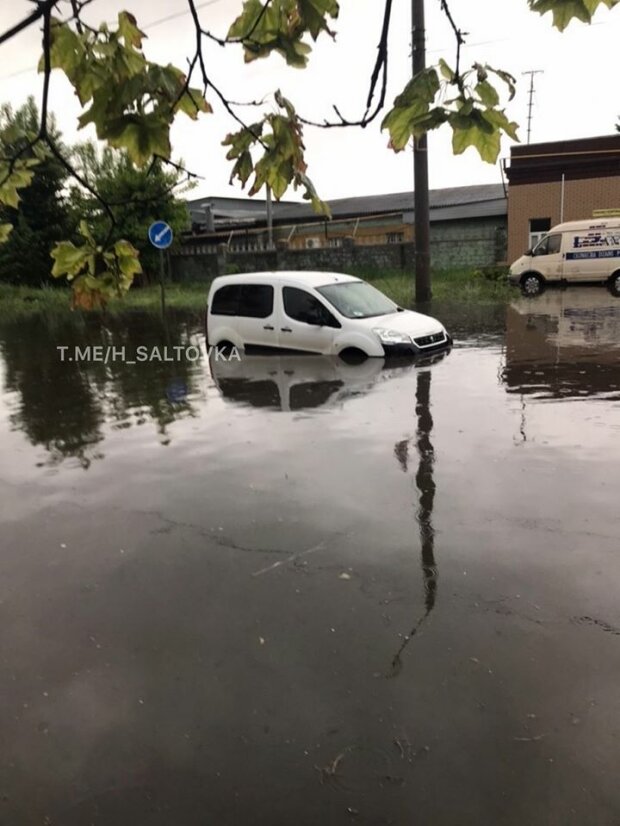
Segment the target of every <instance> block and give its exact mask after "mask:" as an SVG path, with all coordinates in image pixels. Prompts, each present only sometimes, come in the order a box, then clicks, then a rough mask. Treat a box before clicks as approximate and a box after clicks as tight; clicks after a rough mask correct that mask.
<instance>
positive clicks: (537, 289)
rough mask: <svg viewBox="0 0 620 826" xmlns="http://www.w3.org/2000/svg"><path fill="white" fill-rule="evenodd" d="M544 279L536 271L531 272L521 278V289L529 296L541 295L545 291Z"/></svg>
mask: <svg viewBox="0 0 620 826" xmlns="http://www.w3.org/2000/svg"><path fill="white" fill-rule="evenodd" d="M543 287H544V281H543V280H542V278H541V277H540V275H536V273H533V272H529V273H527V275H524V276H523V278H522V279H521V289H522V291H523V294H524V295H527V296H534V295H540V293H541V292H542V291H543Z"/></svg>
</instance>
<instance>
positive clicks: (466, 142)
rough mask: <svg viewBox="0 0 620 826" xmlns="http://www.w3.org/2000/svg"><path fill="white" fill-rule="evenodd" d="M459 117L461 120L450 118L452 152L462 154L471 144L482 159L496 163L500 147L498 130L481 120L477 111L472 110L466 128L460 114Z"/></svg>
mask: <svg viewBox="0 0 620 826" xmlns="http://www.w3.org/2000/svg"><path fill="white" fill-rule="evenodd" d="M459 117H460V118H461V120H456V119H451V120H450V123H451V125H452V129H453V135H452V149H453V151H454V154H455V155H462V154H463V152H464V151H465V150H466V149H468V148H469V147H470V146H473V147H474V148H475V149H477V150H478V153H479V155H480V157H481V158H482V160H483V161H486V162H487V163H496V161H497V159H498V157H499V153H500V149H501V137H500V132H499V130H497V129H493V128H492V127H491V126H490V124H488V123H487V122H486V121H483V120H482V118H481V117H479V116H478V112H474V113H473V115H472V116H471V117H470V118H469V119H468V126H467V127H466V128H465V127H463V125H462V118H463V116H462V115H460V116H459Z"/></svg>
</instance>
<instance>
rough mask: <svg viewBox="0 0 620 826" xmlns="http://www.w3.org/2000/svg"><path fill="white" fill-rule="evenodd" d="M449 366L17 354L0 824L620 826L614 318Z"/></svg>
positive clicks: (7, 401)
mask: <svg viewBox="0 0 620 826" xmlns="http://www.w3.org/2000/svg"><path fill="white" fill-rule="evenodd" d="M433 312H434V314H436V315H438V316H439V317H440V318H441V319H442V321H444V322H445V323H446V325H447V326H448V327H449V329H451V331H453V332H454V334H455V338H456V346H455V348H454V349H453V350H452V351H451V352H450V353H449V354H446V355H444V356H443V357H439V358H437V359H435V360H431V361H430V362H426V363H418V364H415V363H397V364H384V363H383V362H380V361H375V360H373V361H370V362H365V363H364V364H361V365H345V364H343V363H342V362H340V361H338V360H335V359H322V358H315V357H306V358H299V357H292V356H286V357H280V358H278V357H275V358H274V357H265V356H253V357H247V358H244V359H243V360H242V361H241V362H229V363H225V364H222V363H215V362H214V361H213V360H212V361H211V363H209V362H208V361H207V360H205V359H201V360H199V361H196V362H189V361H187V360H185V361H180V362H176V363H158V362H151V363H148V364H144V363H141V364H135V365H128V364H124V363H120V362H119V363H114V364H108V365H104V364H101V363H88V364H87V363H76V362H75V361H74V362H70V363H68V362H65V363H60V360H59V357H58V353H57V351H56V350H55V348H56V346H58V345H61V344H62V345H69V346H73V345H74V344H78V345H85V344H96V343H97V344H98V343H101V342H102V341H103V342H113V343H114V344H116V345H118V346H121V345H124V346H126V347H127V352H128V353H129V352H130V351H131V349H132V348H135V347H137V346H139V345H144V344H148V345H152V346H155V345H156V344H161V343H167V344H168V345H169V346H171V345H177V346H186V345H188V344H192V343H193V344H197V343H200V330H199V324H198V323H197V322H195V321H193V320H192V319H188V318H184V317H176V318H172V319H170V321H169V324H168V327H167V329H166V330H163V329H162V328H161V325H160V324H159V322H158V321H157V320H155V319H152V318H148V317H142V316H133V317H130V318H128V319H120V320H119V319H117V320H112V321H110V322H109V325H108V327H107V328H106V329H105V330H104V331H102V330H101V328H100V327H98V326H95V325H88V324H86V325H84V324H81V323H78V322H75V321H70V322H60V321H57V322H55V323H54V324H53V325H50V324H48V323H45V322H44V321H42V320H30V321H27V322H24V321H22V322H19V323H17V322H15V323H12V324H8V323H5V324H2V325H0V386H1V388H2V396H1V397H0V549H1V552H0V658H1V663H2V668H1V670H0V743H1V744H2V748H1V750H0V824H2V826H4V824H6V826H31V824H33V826H34V824H46V826H90V824H96V826H99V824H102V825H103V824H105V826H207V825H209V826H210V824H218V826H219V824H226V826H228V825H229V824H230V825H231V826H232V824H235V825H236V824H252V825H254V824H255V825H256V826H292V824H295V825H296V826H317V824H325V826H332V824H333V825H334V826H341V824H364V825H365V826H366V825H367V826H370V825H371V824H372V826H379V825H381V826H387V824H394V825H395V826H410V824H423V825H424V826H426V824H433V826H444V825H445V826H452V824H459V826H463V825H464V824H467V825H468V826H469V824H472V826H473V824H476V825H477V826H478V824H490V825H492V826H513V825H514V826H517V824H518V826H523V824H528V826H556V825H557V826H565V825H566V824H579V826H581V825H582V824H584V825H587V826H590V824H595V825H596V826H617V824H619V823H620V787H619V786H618V781H617V773H618V769H617V767H618V764H619V762H620V599H619V596H618V594H619V586H620V516H619V510H618V491H619V490H620V462H619V459H620V299H614V298H613V297H611V296H610V295H609V294H608V293H607V292H605V291H604V290H602V289H598V288H591V289H590V288H584V289H582V290H577V289H571V290H565V291H559V290H558V291H549V292H548V293H545V294H544V295H543V296H541V297H540V298H538V299H535V300H531V299H530V300H526V299H522V298H519V297H518V294H517V293H515V296H514V300H512V301H511V302H510V303H509V304H508V305H507V306H503V305H497V306H488V307H476V308H467V307H463V306H461V307H458V306H455V305H452V306H448V305H444V306H441V305H439V306H436V307H434V308H433Z"/></svg>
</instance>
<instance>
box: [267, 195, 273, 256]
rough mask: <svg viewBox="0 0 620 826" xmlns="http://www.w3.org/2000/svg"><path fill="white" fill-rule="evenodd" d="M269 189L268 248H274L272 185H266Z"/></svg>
mask: <svg viewBox="0 0 620 826" xmlns="http://www.w3.org/2000/svg"><path fill="white" fill-rule="evenodd" d="M266 189H267V198H266V204H267V249H269V250H272V249H273V201H272V198H271V187H270V186H269V184H267V185H266Z"/></svg>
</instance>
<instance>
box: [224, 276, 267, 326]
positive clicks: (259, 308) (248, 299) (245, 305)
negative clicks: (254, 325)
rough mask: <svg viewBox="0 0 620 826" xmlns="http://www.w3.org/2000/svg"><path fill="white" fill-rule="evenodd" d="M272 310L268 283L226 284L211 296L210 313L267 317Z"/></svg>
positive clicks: (244, 316)
mask: <svg viewBox="0 0 620 826" xmlns="http://www.w3.org/2000/svg"><path fill="white" fill-rule="evenodd" d="M272 312H273V287H272V286H271V285H270V284H227V285H226V286H225V287H220V289H219V290H218V291H217V292H216V293H215V295H214V296H213V302H212V304H211V314H212V315H232V316H242V317H243V318H267V317H268V316H270V315H271V314H272Z"/></svg>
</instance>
